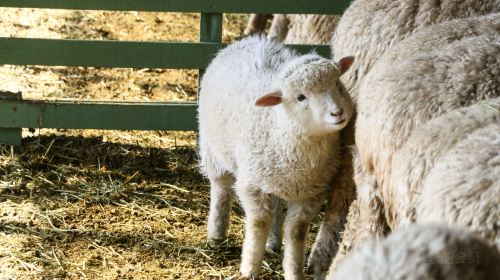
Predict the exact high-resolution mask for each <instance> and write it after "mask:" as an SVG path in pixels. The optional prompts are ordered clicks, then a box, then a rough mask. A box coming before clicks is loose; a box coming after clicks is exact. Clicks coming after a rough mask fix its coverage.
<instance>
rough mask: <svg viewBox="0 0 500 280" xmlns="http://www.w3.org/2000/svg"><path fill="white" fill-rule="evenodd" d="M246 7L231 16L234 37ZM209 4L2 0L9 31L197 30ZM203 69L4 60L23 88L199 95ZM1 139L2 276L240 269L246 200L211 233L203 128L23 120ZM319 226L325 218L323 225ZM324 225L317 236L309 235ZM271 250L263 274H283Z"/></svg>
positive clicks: (117, 34)
mask: <svg viewBox="0 0 500 280" xmlns="http://www.w3.org/2000/svg"><path fill="white" fill-rule="evenodd" d="M247 18H248V16H247V15H231V14H230V15H225V16H224V33H223V37H224V41H225V42H230V41H232V40H234V39H235V38H237V37H239V36H240V35H241V32H242V30H243V28H244V26H245V24H246V21H247ZM198 21H199V15H198V14H175V13H142V12H102V11H68V10H40V9H8V8H1V9H0V36H2V37H9V36H13V37H37V38H79V39H96V40H101V39H106V40H155V41H184V42H188V41H197V40H198V39H199V38H198V32H199V27H198V25H199V22H198ZM197 79H198V76H197V70H168V69H108V68H83V67H72V68H68V67H42V66H22V67H20V66H0V90H2V91H21V92H22V93H23V98H31V99H41V98H43V99H81V100H90V99H91V100H140V101H160V100H161V101H165V100H191V101H193V100H196V92H197ZM23 135H24V140H23V146H22V147H21V148H10V147H7V146H3V145H0V279H193V280H194V279H236V278H237V277H238V273H237V272H238V265H239V262H240V256H239V255H240V252H241V243H242V238H243V220H242V219H243V212H242V210H241V209H240V208H239V207H238V205H237V204H235V205H234V207H233V216H232V225H231V228H230V235H229V239H228V240H227V242H225V243H224V244H223V246H222V247H221V248H217V249H211V248H208V247H207V246H206V244H205V234H206V218H207V214H208V205H209V195H208V194H209V186H208V182H207V181H206V180H204V179H203V178H202V177H201V175H199V173H198V170H197V152H196V146H195V145H196V135H195V133H193V132H166V131H102V130H51V129H42V130H36V131H35V132H34V133H32V132H29V131H27V130H25V131H23ZM316 230H317V224H315V225H314V226H313V227H312V231H313V232H314V231H316ZM312 238H313V237H312V236H311V238H310V239H312ZM280 262H281V260H280V256H278V255H268V256H266V262H265V263H264V265H263V276H262V279H281V278H282V276H281V272H282V271H281V265H280Z"/></svg>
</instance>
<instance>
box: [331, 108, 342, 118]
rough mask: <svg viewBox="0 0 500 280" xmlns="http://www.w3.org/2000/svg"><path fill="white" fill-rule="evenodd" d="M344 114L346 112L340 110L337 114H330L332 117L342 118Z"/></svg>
mask: <svg viewBox="0 0 500 280" xmlns="http://www.w3.org/2000/svg"><path fill="white" fill-rule="evenodd" d="M343 113H344V110H342V109H340V110H338V111H337V112H330V115H331V116H332V117H340V116H342V114H343Z"/></svg>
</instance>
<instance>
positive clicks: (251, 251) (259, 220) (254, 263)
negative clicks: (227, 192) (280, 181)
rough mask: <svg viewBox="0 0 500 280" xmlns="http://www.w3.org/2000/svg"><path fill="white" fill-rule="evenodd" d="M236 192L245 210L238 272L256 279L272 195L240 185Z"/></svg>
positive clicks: (267, 227)
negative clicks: (243, 234)
mask: <svg viewBox="0 0 500 280" xmlns="http://www.w3.org/2000/svg"><path fill="white" fill-rule="evenodd" d="M237 194H238V197H239V199H240V201H241V204H242V206H243V210H244V211H245V239H244V241H243V250H242V253H241V267H240V272H241V274H242V276H243V277H245V278H250V279H257V277H258V275H259V273H260V271H261V265H262V259H263V258H264V253H265V250H266V249H265V246H266V239H267V235H268V233H269V230H270V228H271V223H272V219H273V211H274V203H273V197H272V196H271V195H269V194H265V193H263V192H261V191H260V190H258V189H256V188H252V187H241V186H238V187H237Z"/></svg>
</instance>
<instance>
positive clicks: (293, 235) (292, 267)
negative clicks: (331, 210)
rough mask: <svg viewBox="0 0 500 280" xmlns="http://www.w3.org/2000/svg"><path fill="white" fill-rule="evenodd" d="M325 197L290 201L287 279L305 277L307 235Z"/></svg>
mask: <svg viewBox="0 0 500 280" xmlns="http://www.w3.org/2000/svg"><path fill="white" fill-rule="evenodd" d="M323 199H324V197H314V198H313V199H307V200H304V201H300V202H289V203H288V210H287V213H286V217H285V228H284V238H285V254H284V257H283V270H284V272H285V279H286V280H292V279H297V280H302V279H304V277H305V275H304V255H305V246H306V235H307V232H308V230H309V224H310V222H311V220H312V218H313V217H314V216H315V215H317V214H318V212H319V209H320V207H321V204H322V202H323Z"/></svg>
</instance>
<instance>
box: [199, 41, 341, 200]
mask: <svg viewBox="0 0 500 280" xmlns="http://www.w3.org/2000/svg"><path fill="white" fill-rule="evenodd" d="M241 57H245V59H241ZM222 64H223V65H222ZM299 65H302V66H300V67H298V68H297V66H299ZM318 65H320V66H321V67H318ZM294 69H295V71H293V70H294ZM297 73H299V74H297ZM339 75H340V71H339V70H338V66H337V65H335V64H332V63H331V62H330V60H327V59H324V58H321V57H320V56H318V55H314V54H310V55H305V56H299V55H297V54H296V53H295V52H293V51H291V50H289V49H287V48H284V47H283V45H281V44H278V43H275V42H272V41H269V40H265V39H262V38H260V37H253V38H248V39H245V40H242V41H240V42H238V43H235V44H233V45H231V46H229V47H228V48H226V49H224V50H223V51H222V52H221V53H220V54H219V55H218V56H217V57H216V58H215V59H214V60H213V61H212V63H211V64H210V66H209V67H208V69H207V74H206V75H205V77H203V80H202V84H201V95H200V106H199V108H200V109H199V118H200V153H201V159H202V161H201V165H202V171H203V172H205V173H211V174H221V172H231V173H232V174H235V175H236V177H237V178H238V180H240V183H241V184H243V185H254V186H259V187H262V188H263V191H264V192H266V193H270V194H275V195H277V196H278V197H281V198H283V199H285V200H302V199H305V198H308V197H311V196H314V195H317V194H318V193H320V192H324V191H325V190H326V189H327V187H328V185H329V183H330V182H331V180H332V177H333V174H334V173H335V171H336V165H338V162H339V160H338V150H339V148H340V147H339V146H338V145H337V144H336V143H337V142H338V140H337V139H338V137H339V136H338V133H332V134H328V135H326V136H324V137H319V138H317V139H309V138H307V137H305V138H304V136H303V135H301V131H305V130H307V128H304V127H301V126H302V125H304V124H302V123H301V121H300V119H297V120H293V119H285V118H283V115H280V114H281V113H280V108H279V107H280V106H281V105H280V106H276V107H271V108H258V107H255V106H254V102H255V100H256V99H257V98H258V97H260V96H262V95H264V94H265V93H267V92H272V91H274V90H275V89H276V88H277V87H280V88H283V87H284V88H290V87H291V86H292V85H293V87H296V89H297V90H299V91H300V90H303V91H306V92H309V91H310V90H311V85H312V84H314V86H316V87H318V88H319V89H321V88H325V87H328V86H330V87H331V85H332V81H335V79H336V80H338V76H339ZM280 77H281V78H284V80H285V81H286V82H285V83H283V80H282V79H280ZM325 77H327V79H325ZM323 83H324V84H323ZM339 90H340V91H341V92H339V94H341V95H343V96H344V98H346V100H347V101H348V103H347V104H350V103H349V102H350V100H349V97H348V94H347V93H346V92H345V90H344V89H343V88H339ZM314 92H316V91H314ZM207 94H210V95H209V96H207ZM346 109H347V110H349V109H350V108H346ZM202 120H205V121H202ZM207 120H209V121H207ZM209 143H210V144H209ZM214 157H216V158H214ZM207 161H210V163H209V164H207ZM214 167H215V170H209V169H212V168H214ZM292 170H293V171H292Z"/></svg>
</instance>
